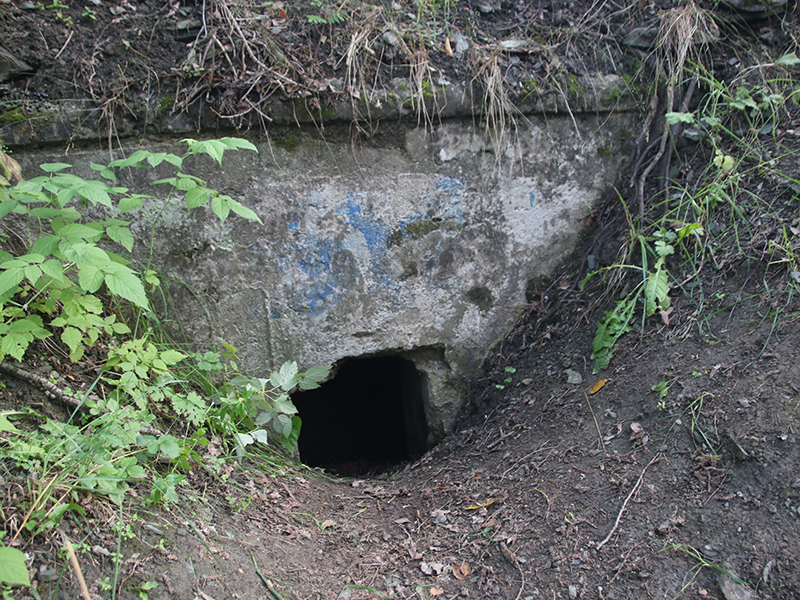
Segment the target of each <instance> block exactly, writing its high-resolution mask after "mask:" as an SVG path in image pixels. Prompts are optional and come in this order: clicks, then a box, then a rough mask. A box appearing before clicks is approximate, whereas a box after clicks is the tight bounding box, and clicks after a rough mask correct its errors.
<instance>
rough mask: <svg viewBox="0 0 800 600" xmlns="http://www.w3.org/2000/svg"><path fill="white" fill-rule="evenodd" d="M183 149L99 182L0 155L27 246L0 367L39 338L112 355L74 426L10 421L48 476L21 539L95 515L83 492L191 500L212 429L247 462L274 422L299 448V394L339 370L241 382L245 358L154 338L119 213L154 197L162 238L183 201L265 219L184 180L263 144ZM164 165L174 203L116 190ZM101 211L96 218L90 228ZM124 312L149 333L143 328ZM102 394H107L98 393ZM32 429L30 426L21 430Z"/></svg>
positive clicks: (286, 370) (3, 308)
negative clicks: (125, 176) (191, 476)
mask: <svg viewBox="0 0 800 600" xmlns="http://www.w3.org/2000/svg"><path fill="white" fill-rule="evenodd" d="M184 143H185V144H186V146H187V152H186V153H185V154H184V155H183V156H178V155H175V154H171V153H164V152H159V153H155V152H149V151H147V150H138V151H136V152H134V153H133V154H131V155H130V156H129V157H127V158H122V159H119V160H115V161H112V162H111V163H109V164H108V165H99V164H92V165H91V168H92V169H93V170H94V171H95V172H96V173H97V174H98V175H99V177H100V179H97V180H88V179H84V178H81V177H78V176H76V175H72V174H70V173H69V169H70V168H71V167H70V165H68V164H66V163H51V164H44V165H41V168H42V170H43V171H44V172H45V175H43V176H40V177H35V178H32V179H30V180H23V179H22V177H21V173H20V170H19V168H18V165H17V164H16V162H15V161H13V159H10V157H8V156H7V155H6V154H5V153H3V154H0V158H2V159H3V166H4V174H5V175H6V176H5V177H4V178H3V181H1V182H0V184H2V185H4V186H5V187H4V188H2V189H0V218H2V219H3V225H4V227H5V228H6V229H7V230H11V231H14V232H15V234H16V235H15V239H16V240H18V242H19V243H17V244H15V245H14V246H11V248H13V249H14V250H15V253H14V254H12V252H10V251H8V250H3V251H1V252H0V359H6V360H9V359H15V360H18V361H19V360H22V359H24V358H25V354H26V352H27V351H29V349H30V347H31V345H32V344H33V343H34V341H35V340H48V343H54V342H53V339H55V340H58V341H59V342H60V343H61V344H63V347H65V348H67V349H68V353H69V357H70V359H71V360H72V361H73V362H77V361H80V360H82V359H83V357H84V355H85V353H86V351H87V350H88V349H90V348H96V349H97V351H98V352H103V353H105V364H104V367H103V369H102V372H101V374H100V376H99V377H98V378H97V379H96V380H95V381H94V382H93V383H92V385H91V386H90V387H89V389H88V391H86V392H84V393H83V394H82V395H81V396H77V397H76V396H74V395H72V396H70V391H69V390H65V391H64V395H65V396H69V397H72V398H74V400H75V402H76V403H77V408H76V409H75V411H74V412H73V414H72V415H71V417H70V418H69V419H68V421H67V422H60V421H56V420H49V419H45V418H44V417H41V416H40V415H38V414H36V413H33V412H32V411H6V412H4V413H3V414H2V415H0V430H2V431H4V432H5V435H4V437H3V439H2V440H0V447H2V451H3V454H4V457H6V458H7V461H8V463H7V464H8V466H9V467H12V468H13V467H16V468H18V469H21V470H26V471H35V472H36V473H37V474H38V476H37V478H35V479H33V478H31V479H29V480H28V481H29V482H30V483H29V488H30V489H29V490H28V491H29V494H28V495H27V498H28V499H27V500H26V501H25V502H22V503H21V504H20V505H19V506H18V507H16V508H14V509H13V510H14V511H15V515H16V522H19V523H20V526H19V528H18V529H17V531H16V533H15V534H14V537H16V536H18V535H19V534H20V532H21V531H28V532H30V534H31V535H36V534H38V533H40V532H42V531H45V530H47V529H50V528H53V527H57V526H58V525H59V523H60V522H61V519H62V518H63V516H64V515H65V514H66V513H67V512H77V513H80V512H82V511H83V508H82V507H81V504H80V502H79V495H80V494H81V493H83V492H91V493H93V494H96V495H100V496H104V497H106V498H109V499H110V500H111V501H113V502H114V503H116V504H118V505H121V504H122V501H123V499H124V497H125V495H126V493H127V491H128V489H129V488H130V487H131V486H132V485H137V484H141V483H144V482H145V481H146V480H150V482H151V491H150V500H151V501H152V502H162V501H169V502H178V499H179V498H178V487H179V486H180V484H181V483H182V482H183V480H184V479H185V475H183V474H182V473H181V472H180V471H181V470H182V469H187V468H190V467H191V466H192V464H203V458H202V457H201V456H200V455H199V454H198V453H197V451H196V450H195V448H197V447H198V446H203V445H207V444H208V443H209V442H208V439H207V437H206V431H207V429H206V428H207V427H212V428H214V429H215V430H216V431H222V432H224V433H226V434H228V435H229V436H230V438H229V439H231V440H232V441H233V443H234V444H235V445H236V447H237V449H239V450H240V454H242V453H243V451H244V448H245V447H246V445H247V443H248V440H250V441H255V440H256V439H259V440H261V441H264V442H266V441H267V436H266V430H263V431H264V433H263V435H261V434H259V433H257V432H258V430H259V428H260V427H262V426H269V427H271V429H272V430H273V432H274V433H276V434H277V435H276V441H279V442H280V443H281V444H282V445H283V447H284V448H286V449H289V450H291V449H293V448H294V447H295V446H296V443H297V436H298V434H299V430H300V421H299V418H298V417H297V415H296V413H297V410H296V409H295V408H294V406H293V405H292V403H291V400H290V399H289V396H288V393H289V391H290V390H292V389H293V388H294V387H300V388H302V389H310V388H311V387H314V386H316V385H318V382H319V381H320V380H321V379H323V378H324V377H326V376H327V373H328V371H327V369H323V368H312V369H309V371H307V372H306V373H298V372H297V365H296V364H295V363H287V364H286V365H284V366H283V367H282V368H281V369H280V370H279V371H278V372H276V373H273V374H272V375H271V377H270V379H268V380H259V379H252V378H247V377H241V376H239V377H238V378H237V377H233V379H232V380H231V381H230V382H226V381H225V379H226V378H227V379H229V378H230V376H231V375H235V374H236V372H237V371H236V360H235V359H236V349H235V348H233V347H232V346H229V345H223V347H222V349H221V350H220V351H213V350H208V351H205V352H202V353H193V352H184V351H180V350H178V349H176V348H175V347H174V345H172V344H171V343H170V341H169V340H168V339H167V338H165V337H164V336H163V334H161V333H160V332H159V331H158V330H157V329H154V327H157V319H156V317H155V315H154V314H153V312H152V310H151V307H150V302H149V299H148V296H147V293H148V292H147V289H148V288H149V289H150V290H155V289H157V288H158V286H159V284H160V281H159V279H158V277H157V276H156V274H155V272H154V271H153V269H151V268H150V265H149V263H148V264H147V265H145V267H144V268H141V269H138V270H137V269H136V267H135V265H134V264H133V263H132V261H131V259H130V258H128V257H127V256H126V253H129V252H131V251H132V250H133V247H134V244H135V240H134V237H133V235H132V233H131V231H130V224H131V222H130V221H125V220H122V219H120V218H118V216H119V215H124V214H126V213H129V212H131V211H134V210H136V209H138V208H139V207H141V206H142V205H143V204H144V202H145V201H148V202H150V203H151V209H153V210H148V211H143V216H144V217H145V218H148V219H150V225H151V228H152V230H154V228H155V226H156V224H157V222H158V219H159V217H160V215H161V214H163V212H164V210H165V209H166V208H167V206H169V205H170V204H171V203H172V202H174V201H175V200H176V199H178V198H180V197H182V199H183V202H185V206H186V208H187V210H192V209H195V208H198V207H200V206H203V205H204V204H210V207H211V210H212V211H213V212H214V214H215V215H216V216H217V217H218V218H219V219H220V221H222V222H224V221H226V220H227V219H228V217H229V216H230V214H231V213H234V214H236V215H239V216H241V217H244V218H247V219H251V220H256V221H259V219H258V217H257V215H256V214H255V213H254V212H253V211H252V210H251V209H249V208H247V207H245V206H243V205H242V204H241V203H239V202H238V201H236V200H234V199H233V198H231V197H230V196H227V195H224V194H220V193H219V192H217V191H216V190H213V189H211V188H209V187H207V186H206V184H205V182H204V181H203V180H201V179H199V178H197V177H195V176H192V175H190V174H188V173H187V172H186V171H185V170H184V160H185V159H186V158H187V157H189V156H192V155H200V154H205V155H207V156H209V157H211V158H212V159H214V160H215V161H216V162H218V163H221V161H222V159H223V156H224V153H225V152H226V151H228V150H237V149H247V150H255V147H254V146H253V145H252V144H251V143H250V142H247V141H246V140H241V139H237V138H222V139H219V140H208V141H195V140H191V139H187V140H184ZM164 164H166V165H168V166H170V167H171V168H172V169H173V175H172V176H171V177H167V178H164V179H160V180H158V181H157V182H155V184H156V185H157V186H166V188H167V193H166V196H165V197H163V198H160V199H158V198H154V197H151V196H146V195H142V194H137V193H132V192H130V191H129V190H128V189H127V188H125V187H122V186H119V185H117V172H118V171H119V170H120V169H138V168H154V167H158V166H159V165H164ZM12 179H13V180H16V182H15V183H14V185H11V180H12ZM159 202H160V203H161V205H160V206H159V205H158V203H159ZM88 208H91V209H92V210H91V211H88V210H87V209H88ZM90 212H91V214H92V215H95V216H93V217H91V218H89V217H88V216H87V215H88V214H89V213H90ZM104 212H105V213H107V216H106V215H104V214H103V213H104ZM108 213H110V214H108ZM97 215H100V216H99V217H98V216H97ZM151 256H152V242H151ZM120 314H125V315H126V317H127V319H128V321H129V322H133V323H135V324H136V328H135V331H134V330H132V328H131V327H130V326H129V325H128V324H127V323H126V322H125V321H124V320H123V319H121V318H120ZM148 322H150V323H152V324H153V326H151V327H148V326H147V323H148ZM102 356H103V355H102V354H101V357H102ZM101 360H102V358H101ZM98 386H99V387H100V388H102V393H100V394H97V395H94V394H92V390H94V389H95V388H96V387H98ZM156 414H158V415H160V417H161V418H162V419H163V418H166V419H173V420H182V422H183V428H184V430H185V431H186V435H173V434H170V433H161V432H160V431H158V430H157V429H156V426H157V422H156V421H157V419H156ZM12 420H13V421H15V422H12ZM23 420H24V421H30V423H27V422H26V423H25V425H24V426H23V425H20V424H19V423H16V421H20V422H22V421H23ZM220 423H224V426H223V427H219V425H220ZM243 427H248V429H247V430H246V431H245V430H244V429H242V428H243ZM248 436H249V437H248ZM165 465H166V466H165ZM6 516H8V515H6ZM120 535H122V534H120ZM10 550H11V549H8V550H3V552H5V553H6V554H9V556H7V558H8V559H9V560H8V561H2V562H3V563H4V564H6V562H7V563H8V564H9V565H10V567H13V565H15V564H16V563H15V558H14V555H13V553H11V552H10ZM5 577H9V579H8V580H7V582H11V583H16V582H18V580H19V577H17V576H16V575H14V573H11V574H10V575H5V574H3V578H4V581H5V580H6V579H5ZM140 593H145V594H146V590H140Z"/></svg>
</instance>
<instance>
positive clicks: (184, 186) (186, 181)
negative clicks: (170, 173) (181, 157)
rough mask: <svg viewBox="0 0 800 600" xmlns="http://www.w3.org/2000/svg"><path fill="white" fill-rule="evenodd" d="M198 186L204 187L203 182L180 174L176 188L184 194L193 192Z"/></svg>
mask: <svg viewBox="0 0 800 600" xmlns="http://www.w3.org/2000/svg"><path fill="white" fill-rule="evenodd" d="M198 185H203V182H202V181H200V180H199V179H197V178H196V177H192V176H190V175H184V174H183V173H179V174H178V179H177V180H176V181H175V187H176V188H177V189H179V190H181V191H182V192H186V191H188V190H192V189H194V188H196V187H197V186H198Z"/></svg>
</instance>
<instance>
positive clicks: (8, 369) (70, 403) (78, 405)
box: [0, 361, 163, 437]
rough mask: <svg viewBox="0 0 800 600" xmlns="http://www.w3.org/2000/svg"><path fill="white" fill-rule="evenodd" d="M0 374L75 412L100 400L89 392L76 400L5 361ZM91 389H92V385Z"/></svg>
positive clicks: (150, 431)
mask: <svg viewBox="0 0 800 600" xmlns="http://www.w3.org/2000/svg"><path fill="white" fill-rule="evenodd" d="M0 373H5V374H6V375H10V376H11V377H15V378H16V379H21V380H22V381H26V382H28V383H30V384H32V385H35V386H37V387H40V388H42V389H43V390H44V391H45V392H46V393H47V396H48V397H49V398H50V399H52V400H56V401H57V402H58V403H59V404H62V405H63V406H66V407H69V408H72V409H74V410H75V411H78V410H84V409H85V401H86V400H87V399H89V400H94V401H96V402H97V401H99V400H100V398H99V397H98V396H97V395H96V394H93V393H91V391H90V393H88V394H86V396H85V397H84V398H83V399H82V400H78V398H76V397H75V396H73V395H71V394H69V393H67V392H65V391H64V390H62V389H61V388H60V387H58V386H57V385H56V384H55V383H53V382H52V381H50V380H48V379H45V378H44V377H42V376H41V375H37V374H36V373H31V372H30V371H26V370H25V369H23V368H21V367H17V366H14V365H12V364H9V363H7V362H6V361H3V362H0ZM95 383H96V382H95ZM92 387H94V385H92ZM90 389H91V388H90ZM139 432H140V433H142V434H145V435H154V436H156V437H159V436H161V435H163V434H162V433H161V432H160V431H159V430H158V429H155V428H153V427H142V428H141V429H140V430H139Z"/></svg>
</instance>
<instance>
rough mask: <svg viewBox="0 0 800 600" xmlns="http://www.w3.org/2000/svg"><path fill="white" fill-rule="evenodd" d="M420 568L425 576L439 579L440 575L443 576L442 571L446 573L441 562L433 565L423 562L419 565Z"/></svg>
mask: <svg viewBox="0 0 800 600" xmlns="http://www.w3.org/2000/svg"><path fill="white" fill-rule="evenodd" d="M419 568H420V571H422V572H423V573H425V575H435V576H437V577H438V576H439V575H441V574H442V571H444V564H443V563H440V562H432V563H426V562H421V563H419Z"/></svg>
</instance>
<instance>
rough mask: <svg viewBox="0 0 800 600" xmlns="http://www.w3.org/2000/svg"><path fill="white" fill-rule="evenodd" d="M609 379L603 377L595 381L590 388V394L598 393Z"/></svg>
mask: <svg viewBox="0 0 800 600" xmlns="http://www.w3.org/2000/svg"><path fill="white" fill-rule="evenodd" d="M607 381H608V379H601V380H600V381H598V382H597V383H595V384H594V385H593V386H592V387H590V388H589V395H590V396H591V395H592V394H596V393H597V392H599V391H600V390H602V389H603V386H604V385H605V384H606V382H607Z"/></svg>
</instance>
